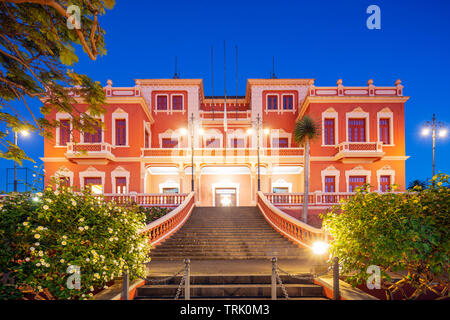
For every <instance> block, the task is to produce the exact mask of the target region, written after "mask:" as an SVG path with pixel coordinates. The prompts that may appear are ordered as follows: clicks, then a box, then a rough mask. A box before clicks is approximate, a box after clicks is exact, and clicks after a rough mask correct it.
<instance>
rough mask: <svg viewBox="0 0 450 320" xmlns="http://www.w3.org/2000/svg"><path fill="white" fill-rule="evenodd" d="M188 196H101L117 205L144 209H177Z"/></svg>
mask: <svg viewBox="0 0 450 320" xmlns="http://www.w3.org/2000/svg"><path fill="white" fill-rule="evenodd" d="M188 195H189V194H188V193H170V194H169V193H127V194H120V193H106V194H104V195H103V196H104V199H105V200H107V201H111V200H114V201H115V202H116V203H119V204H131V203H135V204H138V205H140V206H144V207H145V206H147V207H178V206H179V205H180V204H182V203H183V201H184V200H185V199H186V197H187V196H188Z"/></svg>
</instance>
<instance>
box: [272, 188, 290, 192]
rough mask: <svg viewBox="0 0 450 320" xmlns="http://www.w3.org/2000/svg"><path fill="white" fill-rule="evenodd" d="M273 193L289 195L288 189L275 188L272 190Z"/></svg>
mask: <svg viewBox="0 0 450 320" xmlns="http://www.w3.org/2000/svg"><path fill="white" fill-rule="evenodd" d="M272 192H273V193H289V188H288V187H273V188H272Z"/></svg>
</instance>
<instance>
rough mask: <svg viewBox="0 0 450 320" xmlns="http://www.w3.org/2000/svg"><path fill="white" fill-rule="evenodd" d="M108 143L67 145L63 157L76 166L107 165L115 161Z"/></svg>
mask: <svg viewBox="0 0 450 320" xmlns="http://www.w3.org/2000/svg"><path fill="white" fill-rule="evenodd" d="M111 150H112V147H111V145H110V144H109V143H106V142H102V143H72V142H71V143H68V144H67V152H66V153H65V156H66V158H67V159H69V160H70V161H73V162H75V163H77V164H99V165H102V164H108V162H110V161H114V160H115V156H114V155H113V154H112V152H111Z"/></svg>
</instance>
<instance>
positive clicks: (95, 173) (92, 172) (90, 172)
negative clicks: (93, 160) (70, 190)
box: [78, 167, 105, 193]
mask: <svg viewBox="0 0 450 320" xmlns="http://www.w3.org/2000/svg"><path fill="white" fill-rule="evenodd" d="M78 176H79V179H80V188H81V189H84V188H85V185H84V178H95V177H100V178H101V179H102V192H103V193H105V172H104V171H99V170H97V169H96V168H94V167H89V168H87V169H86V170H84V171H80V173H79V174H78Z"/></svg>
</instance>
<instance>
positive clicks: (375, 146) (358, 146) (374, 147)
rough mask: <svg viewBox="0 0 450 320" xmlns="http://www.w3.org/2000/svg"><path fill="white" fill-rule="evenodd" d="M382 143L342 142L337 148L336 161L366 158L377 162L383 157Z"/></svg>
mask: <svg viewBox="0 0 450 320" xmlns="http://www.w3.org/2000/svg"><path fill="white" fill-rule="evenodd" d="M384 154H385V152H383V143H382V142H348V141H346V142H342V143H340V144H339V145H337V146H336V155H335V156H334V160H343V161H344V160H345V159H351V158H353V159H354V158H366V159H368V160H372V161H374V160H377V159H379V158H381V157H383V156H384Z"/></svg>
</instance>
